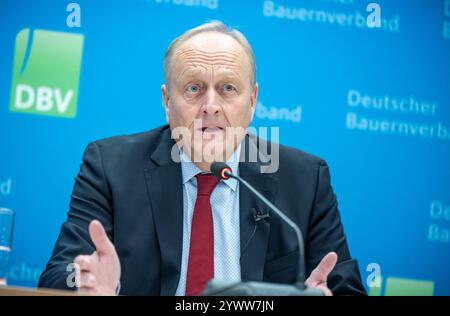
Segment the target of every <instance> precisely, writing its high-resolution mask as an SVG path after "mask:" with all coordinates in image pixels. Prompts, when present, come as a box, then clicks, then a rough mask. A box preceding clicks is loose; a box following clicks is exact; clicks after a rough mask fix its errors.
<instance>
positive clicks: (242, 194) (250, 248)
mask: <svg viewBox="0 0 450 316" xmlns="http://www.w3.org/2000/svg"><path fill="white" fill-rule="evenodd" d="M244 145H245V146H244V150H243V151H242V150H241V160H240V161H242V162H241V163H240V164H239V175H240V176H241V177H242V178H244V179H245V180H247V182H249V183H250V184H251V185H253V186H254V187H255V188H256V189H257V190H258V191H259V192H260V193H261V194H263V195H264V196H265V197H266V198H267V199H269V200H271V201H273V199H274V197H275V194H276V188H277V177H276V176H275V174H273V173H261V163H260V162H259V161H256V162H247V160H248V159H247V160H246V159H244V158H246V157H249V156H248V155H247V153H248V152H247V151H252V150H257V144H256V139H255V138H253V137H252V136H250V137H249V136H247V137H245V140H244ZM253 152H255V151H253ZM242 155H246V156H242ZM250 157H251V156H250ZM239 200H240V201H239V208H240V234H241V243H240V245H241V258H240V263H241V278H242V280H243V281H248V280H253V281H262V279H263V275H264V263H265V260H266V254H267V247H268V243H269V233H270V218H266V219H263V220H259V221H257V222H256V221H255V219H254V217H253V212H252V209H255V210H256V211H257V212H259V213H262V214H267V213H270V211H269V209H268V207H267V206H265V205H264V204H263V203H262V202H261V201H260V200H259V199H257V198H256V197H254V196H253V194H252V193H251V192H250V191H248V190H247V188H245V187H244V186H243V185H239ZM255 226H256V230H255ZM253 232H254V233H253Z"/></svg>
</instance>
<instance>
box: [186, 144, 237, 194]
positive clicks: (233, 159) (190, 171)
mask: <svg viewBox="0 0 450 316" xmlns="http://www.w3.org/2000/svg"><path fill="white" fill-rule="evenodd" d="M240 154H241V144H239V146H238V147H237V148H236V150H235V151H234V152H233V154H232V155H231V156H230V158H229V159H228V160H227V164H228V166H230V168H231V170H232V172H233V173H234V174H236V175H239V157H240ZM180 161H181V173H182V177H183V185H184V184H185V183H186V182H188V181H190V180H191V179H192V178H193V177H195V176H196V175H197V174H199V173H203V171H202V170H201V169H200V168H199V167H198V166H197V165H196V164H195V163H193V162H192V161H191V159H190V158H189V157H188V156H187V155H186V154H185V153H184V152H183V151H182V150H180ZM221 181H223V182H225V183H226V184H227V185H228V186H229V187H230V188H231V189H232V190H233V191H236V189H237V185H238V182H237V180H236V179H228V180H221Z"/></svg>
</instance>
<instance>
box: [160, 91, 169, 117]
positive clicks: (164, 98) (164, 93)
mask: <svg viewBox="0 0 450 316" xmlns="http://www.w3.org/2000/svg"><path fill="white" fill-rule="evenodd" d="M161 94H162V102H163V106H164V111H165V112H166V121H167V124H169V92H168V91H167V87H166V85H165V84H163V85H162V86H161Z"/></svg>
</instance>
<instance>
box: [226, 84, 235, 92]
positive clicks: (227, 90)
mask: <svg viewBox="0 0 450 316" xmlns="http://www.w3.org/2000/svg"><path fill="white" fill-rule="evenodd" d="M223 90H224V91H225V92H234V91H236V88H235V87H234V86H233V85H232V84H226V85H224V86H223Z"/></svg>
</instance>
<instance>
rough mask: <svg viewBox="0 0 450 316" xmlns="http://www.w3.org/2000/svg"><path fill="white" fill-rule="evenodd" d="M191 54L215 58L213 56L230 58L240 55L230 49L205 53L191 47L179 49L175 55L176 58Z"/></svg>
mask: <svg viewBox="0 0 450 316" xmlns="http://www.w3.org/2000/svg"><path fill="white" fill-rule="evenodd" d="M192 54H198V55H205V56H208V55H209V56H215V55H224V56H227V55H231V56H230V57H235V58H236V57H238V56H239V55H240V52H239V51H236V50H234V49H230V50H217V51H212V52H211V51H205V50H201V49H199V48H192V47H186V48H185V49H180V50H178V51H177V53H176V55H177V56H182V55H192Z"/></svg>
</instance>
